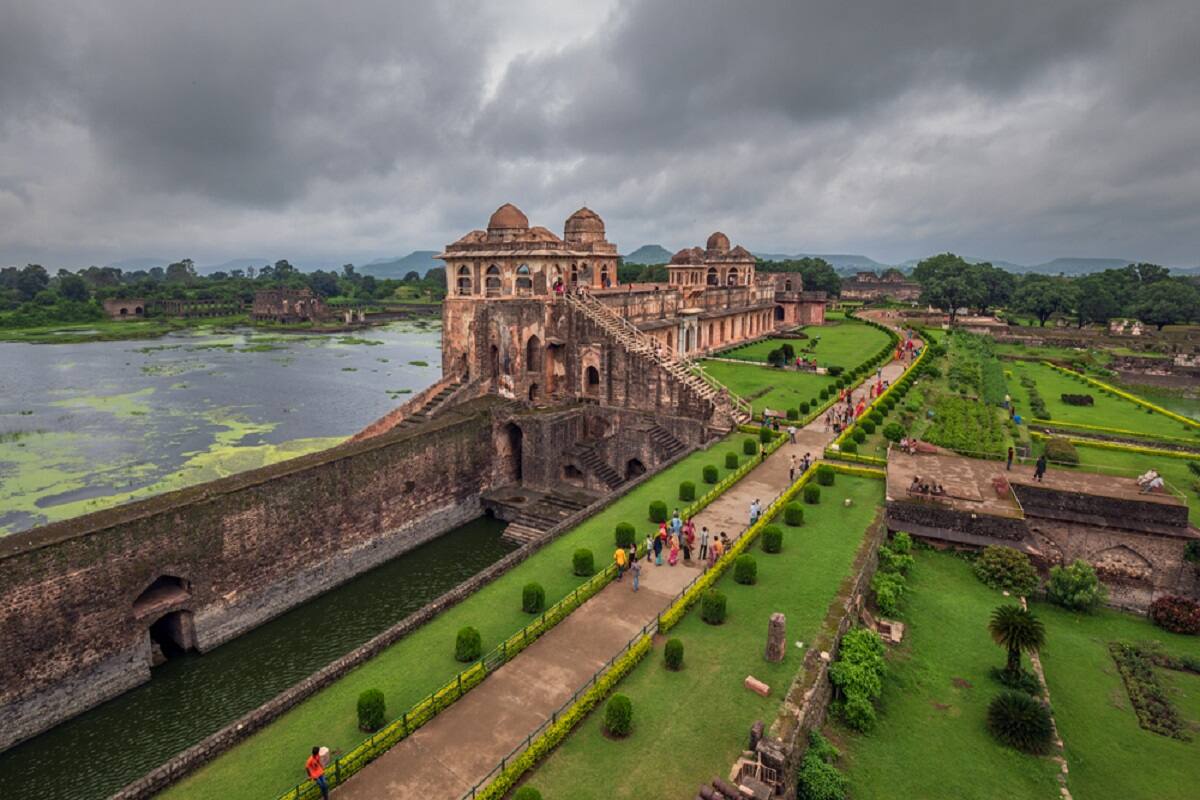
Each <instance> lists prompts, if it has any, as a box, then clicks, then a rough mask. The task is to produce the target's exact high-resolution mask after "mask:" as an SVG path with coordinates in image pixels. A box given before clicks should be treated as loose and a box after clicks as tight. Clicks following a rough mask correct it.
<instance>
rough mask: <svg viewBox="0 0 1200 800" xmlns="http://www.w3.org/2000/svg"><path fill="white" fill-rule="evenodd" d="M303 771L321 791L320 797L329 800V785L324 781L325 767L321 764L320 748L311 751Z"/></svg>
mask: <svg viewBox="0 0 1200 800" xmlns="http://www.w3.org/2000/svg"><path fill="white" fill-rule="evenodd" d="M304 769H305V771H306V772H307V773H308V777H309V780H311V781H312V782H313V783H315V784H316V785H317V788H319V789H320V790H321V797H323V798H324V800H329V784H328V783H326V781H325V765H324V764H322V763H321V748H319V747H314V748H313V749H312V755H311V756H309V757H308V761H306V762H305V764H304Z"/></svg>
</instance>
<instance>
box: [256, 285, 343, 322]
mask: <svg viewBox="0 0 1200 800" xmlns="http://www.w3.org/2000/svg"><path fill="white" fill-rule="evenodd" d="M326 316H327V311H326V308H325V301H324V300H323V299H322V298H321V296H320V295H317V294H314V293H313V291H312V289H308V288H304V289H260V290H259V291H257V292H255V293H254V306H253V307H252V309H251V311H250V317H251V319H254V320H257V321H262V322H283V323H295V322H318V321H320V320H323V319H325V317H326Z"/></svg>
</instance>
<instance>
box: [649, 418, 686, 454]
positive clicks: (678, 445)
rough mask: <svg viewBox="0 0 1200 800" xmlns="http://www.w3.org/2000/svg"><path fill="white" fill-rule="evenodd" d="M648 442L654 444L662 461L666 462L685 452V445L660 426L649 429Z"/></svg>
mask: <svg viewBox="0 0 1200 800" xmlns="http://www.w3.org/2000/svg"><path fill="white" fill-rule="evenodd" d="M650 441H652V442H654V446H655V447H656V448H657V449H658V450H659V451H660V452H661V453H662V454H663V458H662V460H663V461H668V460H670V459H672V458H674V457H675V456H677V455H679V454H680V453H682V452H683V451H684V450H687V445H685V444H684V443H683V442H681V441H679V440H678V439H676V438H675V436H674V434H672V433H671V432H670V431H668V430H667V429H666V428H664V427H662V426H661V425H655V426H653V427H652V428H650Z"/></svg>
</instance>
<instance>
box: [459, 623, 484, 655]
mask: <svg viewBox="0 0 1200 800" xmlns="http://www.w3.org/2000/svg"><path fill="white" fill-rule="evenodd" d="M481 655H483V639H482V638H481V637H480V635H479V631H477V630H475V629H474V628H472V627H470V626H469V625H468V626H467V627H465V628H462V629H460V630H459V632H458V636H457V637H456V638H455V640H454V660H455V661H462V662H468V661H478V660H479V657H480V656H481Z"/></svg>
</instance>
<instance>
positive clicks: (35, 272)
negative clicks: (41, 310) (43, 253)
mask: <svg viewBox="0 0 1200 800" xmlns="http://www.w3.org/2000/svg"><path fill="white" fill-rule="evenodd" d="M49 285H50V275H49V274H47V272H46V269H45V268H44V267H43V266H42V265H41V264H29V265H27V266H26V267H25V268H24V269H23V270H21V272H20V274H18V275H17V291H18V292H20V294H21V299H22V300H32V299H33V298H34V297H36V296H37V293H38V292H40V291H42V290H43V289H45V288H46V287H47V286H49Z"/></svg>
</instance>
